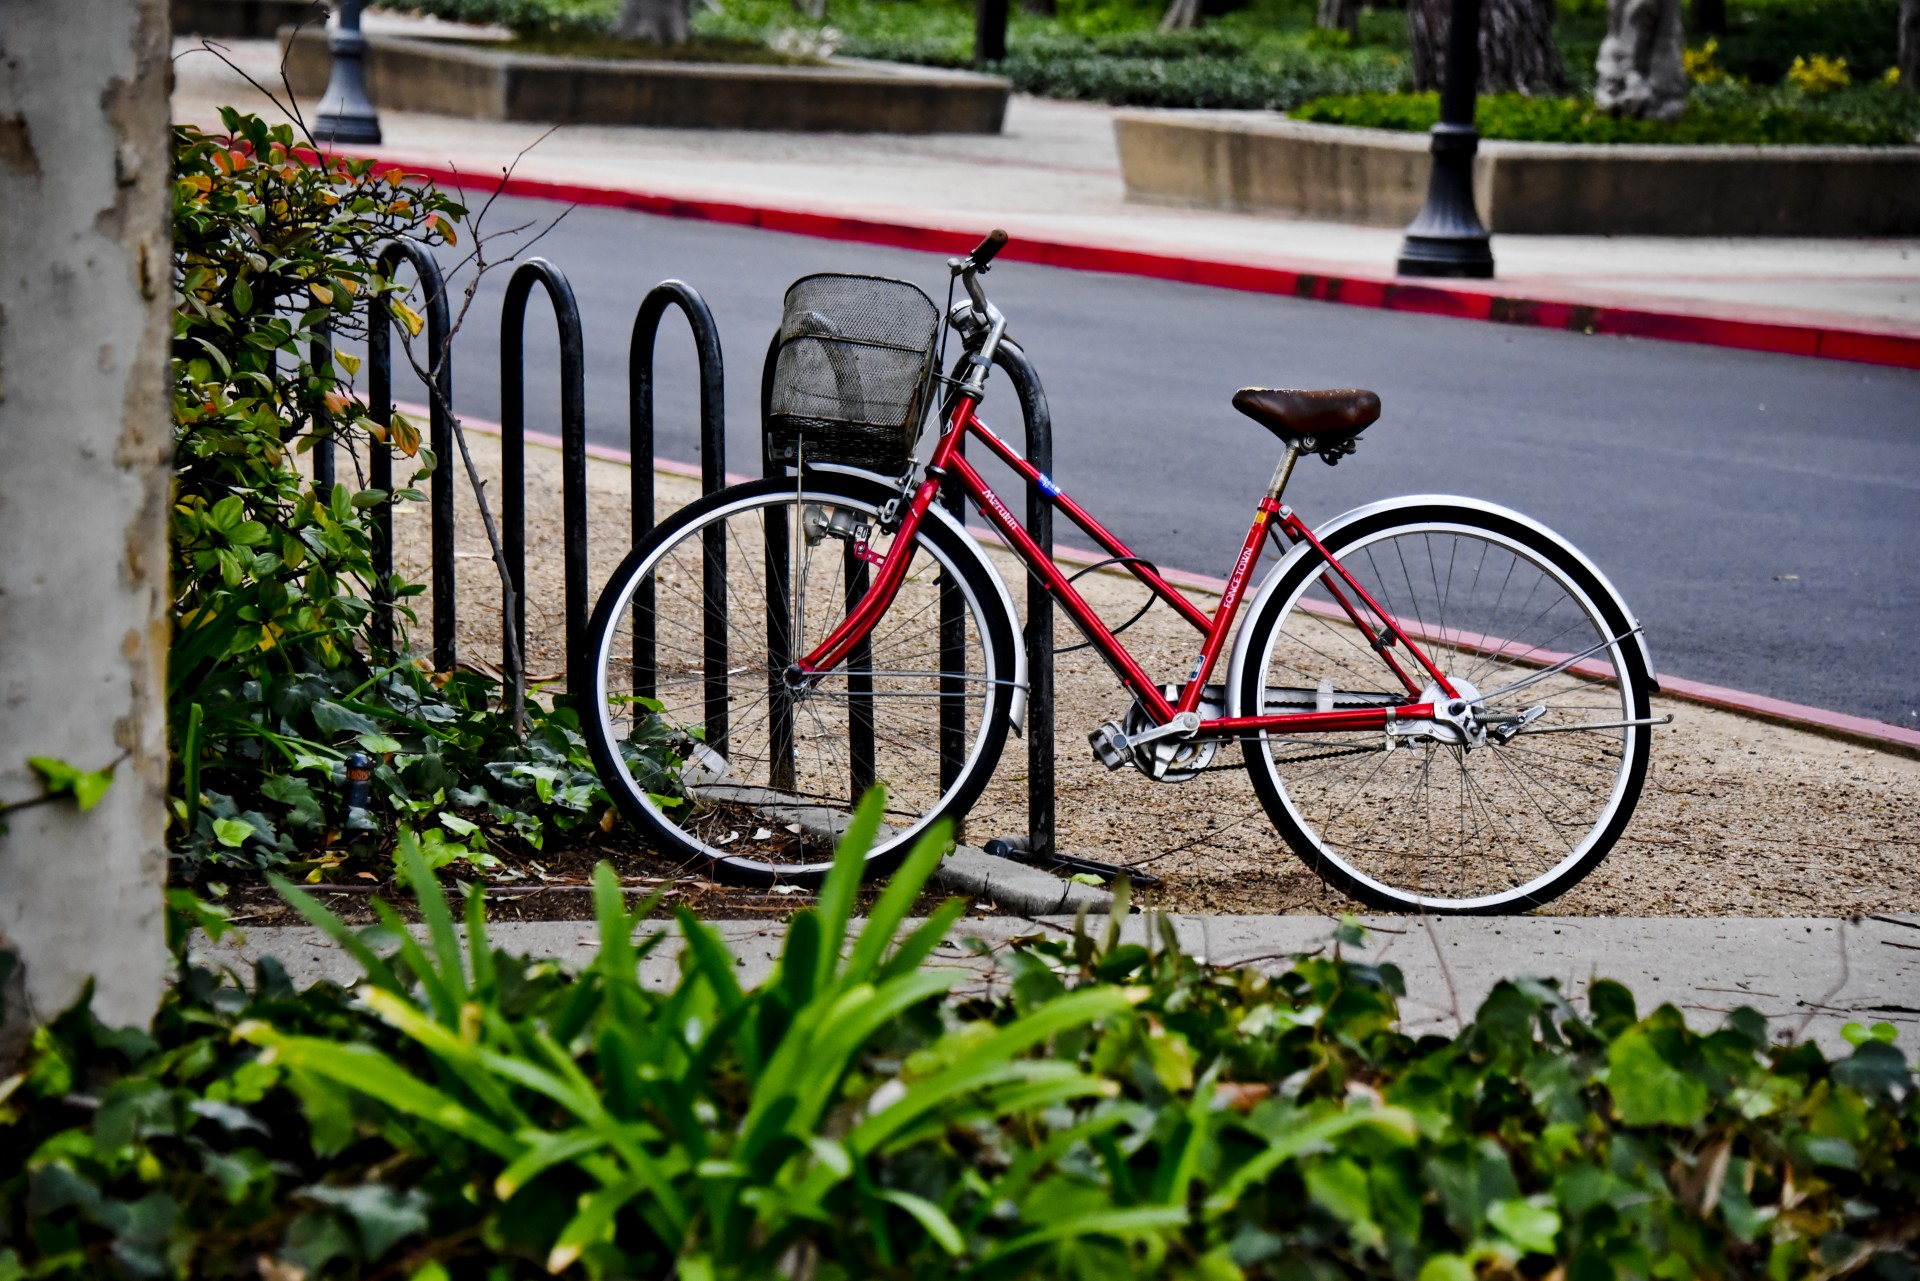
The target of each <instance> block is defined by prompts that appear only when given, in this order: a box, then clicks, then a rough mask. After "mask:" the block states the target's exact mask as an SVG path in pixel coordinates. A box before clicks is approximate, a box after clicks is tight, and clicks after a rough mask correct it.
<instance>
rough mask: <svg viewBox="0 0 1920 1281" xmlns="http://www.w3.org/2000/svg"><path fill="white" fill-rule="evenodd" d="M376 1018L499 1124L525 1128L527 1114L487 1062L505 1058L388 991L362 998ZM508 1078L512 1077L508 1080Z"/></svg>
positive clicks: (371, 993) (372, 993)
mask: <svg viewBox="0 0 1920 1281" xmlns="http://www.w3.org/2000/svg"><path fill="white" fill-rule="evenodd" d="M361 999H362V1000H364V1001H365V1002H366V1003H367V1008H368V1009H370V1010H372V1011H373V1012H374V1014H375V1016H376V1017H378V1018H379V1019H380V1021H381V1022H382V1023H385V1024H386V1025H387V1026H388V1027H390V1028H392V1029H394V1030H395V1031H396V1032H399V1033H401V1034H402V1035H404V1036H409V1037H411V1038H413V1040H414V1041H415V1042H416V1043H418V1044H419V1046H420V1048H421V1049H423V1050H425V1051H426V1052H427V1053H428V1054H431V1055H432V1056H433V1057H434V1058H436V1059H438V1060H439V1061H440V1062H441V1063H442V1064H443V1065H444V1066H445V1067H447V1068H448V1069H449V1070H450V1071H451V1073H452V1075H453V1078H454V1079H455V1080H457V1081H458V1082H459V1083H460V1085H461V1086H462V1088H464V1089H465V1090H467V1091H468V1092H470V1093H471V1094H472V1095H473V1097H474V1098H476V1099H478V1100H479V1101H480V1102H481V1103H482V1104H484V1105H485V1106H486V1107H487V1109H488V1110H490V1111H491V1112H492V1113H493V1114H494V1117H495V1119H496V1120H497V1121H498V1122H499V1123H500V1124H502V1125H505V1126H511V1127H514V1128H516V1129H517V1128H519V1127H521V1126H525V1125H527V1124H528V1123H529V1122H528V1119H527V1114H526V1113H525V1112H524V1111H522V1110H521V1109H520V1107H519V1105H517V1104H516V1103H514V1101H513V1096H512V1095H511V1094H509V1093H508V1092H507V1090H506V1089H505V1088H504V1087H503V1086H501V1084H500V1082H499V1080H497V1079H496V1077H497V1076H499V1075H502V1074H500V1073H497V1072H494V1071H489V1068H490V1067H491V1062H490V1060H494V1059H500V1058H504V1057H505V1056H501V1055H495V1054H493V1053H492V1052H490V1051H487V1050H483V1049H481V1048H480V1047H479V1046H477V1045H473V1044H470V1043H469V1042H468V1041H466V1040H465V1039H464V1038H463V1037H461V1036H460V1035H459V1033H457V1032H456V1031H454V1029H452V1028H450V1027H448V1026H446V1025H445V1024H443V1023H436V1022H435V1021H434V1020H432V1019H430V1018H427V1017H426V1016H425V1015H423V1014H421V1013H420V1011H419V1010H418V1009H417V1008H416V1007H415V1006H414V1005H413V1003H412V1002H410V1001H408V1000H406V999H405V998H404V997H399V996H395V995H394V994H393V993H391V992H378V991H375V992H368V993H366V995H365V996H363V997H362V998H361ZM509 1079H511V1078H509Z"/></svg>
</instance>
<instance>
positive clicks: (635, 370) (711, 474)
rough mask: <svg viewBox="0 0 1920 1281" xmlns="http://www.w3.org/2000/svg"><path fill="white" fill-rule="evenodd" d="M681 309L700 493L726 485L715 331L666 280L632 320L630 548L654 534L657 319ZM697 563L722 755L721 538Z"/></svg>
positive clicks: (647, 625)
mask: <svg viewBox="0 0 1920 1281" xmlns="http://www.w3.org/2000/svg"><path fill="white" fill-rule="evenodd" d="M669 307H678V308H679V309H680V314H681V315H683V316H685V317H686V318H687V327H688V328H689V329H691V330H692V331H693V347H694V352H695V354H696V355H697V357H698V359H699V362H700V492H701V493H703V494H711V493H714V492H716V491H718V490H720V489H723V488H725V487H726V483H727V401H726V366H725V362H724V361H723V360H722V359H721V355H720V327H719V326H718V325H716V324H715V323H714V320H713V311H712V309H710V308H709V307H708V306H707V300H706V299H704V298H702V297H701V296H700V291H699V290H697V289H695V288H694V287H693V286H692V285H689V284H687V283H686V282H685V281H683V280H663V281H661V282H660V283H659V284H657V285H655V286H654V287H653V288H652V289H650V290H648V291H647V296H646V297H645V298H642V299H641V300H640V309H639V311H637V312H635V313H634V317H633V337H632V339H631V340H630V341H629V343H628V344H627V440H628V448H629V450H630V451H631V452H632V455H633V487H632V503H633V514H632V521H633V542H634V545H635V546H638V545H639V544H640V541H641V540H642V539H644V538H645V537H646V536H647V535H648V534H650V533H652V532H653V498H654V496H653V435H654V432H653V355H654V350H653V349H654V342H655V339H656V338H658V336H659V333H660V321H661V319H662V318H664V317H665V316H666V314H667V308H669ZM706 538H707V542H706V546H705V550H704V552H703V555H702V559H703V561H704V562H705V569H704V575H705V582H704V592H705V598H706V602H707V608H708V610H709V611H710V612H709V614H708V617H709V618H711V617H713V616H714V611H717V612H718V615H719V623H720V625H719V626H717V627H715V628H712V629H711V630H709V631H708V632H707V633H706V635H705V638H704V651H705V652H704V655H703V660H702V661H703V663H704V665H705V670H706V702H707V706H706V716H707V719H706V730H707V743H708V745H709V746H711V747H712V748H713V749H714V750H715V751H717V752H719V753H720V754H721V755H725V754H726V750H727V648H728V646H727V627H726V619H725V614H726V584H727V549H726V545H725V543H724V542H722V541H720V540H721V539H722V538H724V534H723V532H722V531H720V530H717V529H716V530H710V531H708V533H707V535H706ZM654 603H655V602H654V595H653V584H652V582H651V581H649V582H647V583H645V584H643V585H642V586H641V588H640V590H639V591H638V592H637V593H635V595H634V601H633V615H634V619H633V677H634V692H635V693H637V694H641V695H645V696H648V697H651V696H652V694H653V693H654V685H653V680H652V673H653V670H654V661H655V654H654V625H653V618H654V613H653V611H654Z"/></svg>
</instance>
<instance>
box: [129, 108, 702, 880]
mask: <svg viewBox="0 0 1920 1281" xmlns="http://www.w3.org/2000/svg"><path fill="white" fill-rule="evenodd" d="M223 117H224V122H225V125H226V132H225V133H222V134H210V133H207V132H204V131H202V130H200V129H198V128H195V127H194V126H191V125H181V126H178V127H176V129H175V147H174V167H175V182H174V209H173V227H174V237H173V240H174V258H173V270H174V286H175V291H176V298H177V303H176V307H175V315H174V346H173V349H174V359H173V382H174V394H173V419H174V466H175V476H176V480H175V506H174V514H173V525H172V531H171V539H170V546H171V566H170V568H171V579H172V588H173V612H174V626H173V640H172V648H171V652H170V654H169V659H168V672H167V680H168V685H167V691H168V724H169V729H170V733H171V736H172V740H173V751H172V760H173V778H172V782H171V788H170V790H171V795H172V809H173V816H174V822H175V827H174V830H173V832H172V833H171V837H170V842H169V844H170V847H171V848H172V850H173V851H174V853H175V856H176V861H177V871H178V873H179V875H180V876H181V877H182V878H186V879H191V878H193V877H196V876H199V875H202V874H205V873H207V872H208V871H209V870H210V868H212V867H214V866H228V867H238V868H243V869H257V868H262V867H281V866H289V865H291V867H290V870H298V871H301V872H305V873H308V874H309V875H313V876H316V877H317V876H319V875H320V874H323V873H324V872H325V871H327V870H328V869H330V868H333V867H336V866H339V865H340V864H341V863H343V862H344V861H345V860H346V859H347V858H348V856H349V855H350V854H351V853H354V852H360V853H365V854H378V853H379V852H380V851H382V850H383V849H387V848H390V844H389V841H390V836H391V835H392V833H391V831H390V829H392V828H393V827H394V826H395V825H396V824H398V825H400V826H402V827H419V828H421V829H422V830H421V831H420V833H419V840H420V841H421V842H423V843H424V846H425V848H427V849H428V851H429V852H430V854H431V856H432V858H433V860H434V861H436V862H446V861H450V860H452V859H454V858H471V859H473V860H475V861H479V862H486V861H487V860H488V858H489V857H490V856H489V855H488V854H487V852H486V850H487V843H488V838H489V832H491V833H493V834H494V835H496V836H498V835H511V836H514V837H515V838H517V839H520V840H524V841H526V842H529V843H531V844H534V845H536V846H537V845H539V844H540V842H541V841H542V839H543V835H544V832H545V830H546V829H547V828H548V827H558V828H560V829H562V830H567V829H572V828H576V827H579V826H581V825H583V824H586V823H589V822H592V821H595V820H597V819H599V818H600V816H601V815H602V814H604V813H607V812H609V809H608V802H607V798H606V795H605V793H604V792H603V791H602V790H601V789H600V786H599V783H598V780H597V779H596V778H595V775H594V773H593V769H592V765H591V762H590V761H589V760H588V758H587V754H586V751H585V746H584V740H583V739H582V738H581V736H580V734H579V723H578V720H577V719H576V718H575V715H574V713H573V711H572V710H571V709H570V708H568V707H567V706H566V705H565V704H564V703H562V704H561V705H559V706H557V707H555V708H554V709H553V710H551V711H549V710H547V709H546V708H543V707H535V708H534V709H533V713H532V716H533V732H532V733H531V734H530V735H529V736H528V738H527V739H526V741H524V742H522V741H520V740H519V739H517V738H516V737H515V736H514V734H513V733H512V730H511V726H510V722H509V719H508V718H507V717H506V716H504V715H502V714H501V713H500V712H499V711H498V710H497V709H496V708H495V707H494V706H491V705H490V700H491V698H492V697H493V695H495V694H496V693H497V690H496V687H495V686H494V685H493V683H491V682H489V681H486V680H484V679H482V678H480V677H478V676H475V675H472V674H469V673H459V672H446V673H434V672H432V671H430V670H427V669H426V665H425V664H424V663H422V662H420V661H418V660H416V659H415V658H414V657H413V656H412V655H411V654H410V653H409V652H408V647H407V644H406V639H405V633H406V624H407V623H408V622H409V621H410V620H411V614H410V612H409V611H408V610H407V608H406V603H407V601H408V600H409V599H411V598H412V597H413V596H414V595H416V594H417V593H419V592H420V591H421V590H422V589H421V588H420V587H419V586H417V585H414V584H408V583H405V582H401V581H399V580H397V579H396V580H394V581H391V582H386V583H381V582H378V581H376V577H375V573H374V565H373V556H372V549H373V538H374V527H373V522H372V519H371V517H372V514H373V513H374V512H375V511H377V510H379V509H381V508H383V507H388V506H390V505H392V504H395V503H400V502H417V501H421V500H422V499H423V497H424V495H422V494H421V492H420V491H419V490H418V489H416V488H414V487H413V486H415V485H417V484H419V483H421V482H423V481H424V480H425V478H426V477H427V476H428V474H429V473H430V472H431V471H432V470H433V469H434V468H435V467H436V466H438V465H439V464H440V462H441V460H439V459H436V458H434V457H433V453H432V450H431V449H429V448H428V447H427V446H425V445H424V444H422V442H421V439H420V433H419V430H418V428H417V427H416V426H415V425H414V424H412V423H411V422H409V421H408V420H407V419H406V417H405V416H404V415H395V416H394V418H393V420H392V423H391V426H390V427H382V426H380V425H378V424H376V423H375V422H374V421H373V419H372V418H371V416H370V414H369V410H368V406H367V404H366V402H365V401H364V399H362V398H361V397H360V396H359V394H358V393H357V392H356V391H355V388H354V377H355V374H356V372H357V369H358V365H357V362H356V361H354V360H353V358H351V357H349V356H346V355H344V354H342V355H338V356H336V357H335V358H334V359H333V361H332V362H331V363H329V362H328V361H326V360H324V359H316V357H315V355H314V344H315V341H316V339H317V338H318V337H319V336H320V333H321V330H322V327H323V326H326V327H330V328H331V330H332V332H333V334H334V336H335V338H336V339H339V340H346V339H349V338H353V337H356V336H364V335H365V332H366V316H367V304H368V301H369V300H370V299H372V298H373V297H375V296H381V297H384V298H386V299H387V301H388V304H389V306H390V307H391V309H392V312H393V314H394V315H395V316H397V317H399V318H400V319H401V321H402V322H403V324H404V325H405V326H406V328H407V329H408V330H410V331H412V332H413V333H414V334H415V335H417V334H418V332H419V330H420V327H421V321H420V317H419V315H418V313H417V312H415V311H414V310H413V308H411V307H409V306H408V304H407V302H406V301H405V296H406V295H405V291H404V290H403V289H401V288H399V287H398V286H396V285H395V283H394V282H392V281H390V280H388V279H386V278H385V277H384V276H382V275H381V274H380V273H378V272H377V271H375V269H374V259H375V257H376V255H377V252H378V249H379V246H380V245H381V244H382V243H383V242H384V241H387V240H390V239H409V238H410V239H412V240H414V241H415V242H416V243H419V244H423V245H426V246H436V245H441V244H446V243H451V242H453V241H454V240H455V239H456V237H457V236H458V234H459V233H458V232H457V231H456V230H455V226H456V224H457V223H459V222H460V221H461V219H462V218H463V217H464V215H465V210H464V209H463V208H462V207H461V206H460V205H458V204H457V203H455V202H454V201H452V200H451V199H449V198H448V197H447V196H445V195H444V194H442V193H441V192H439V191H438V190H437V189H436V188H434V187H433V186H432V184H430V183H424V182H410V181H407V180H406V179H405V178H404V177H403V176H402V175H401V173H400V171H399V170H397V169H380V168H378V167H377V166H376V165H374V164H373V162H371V161H346V160H339V161H334V162H331V163H326V164H322V163H320V162H319V161H318V160H317V158H316V157H315V156H314V154H313V153H312V152H311V151H310V150H306V149H304V148H302V147H299V146H296V145H295V139H294V135H293V133H292V131H291V130H290V129H289V128H287V127H285V126H277V127H274V128H269V127H268V126H267V125H266V124H265V123H264V122H263V121H261V120H260V119H259V118H258V117H254V116H246V115H241V114H239V113H237V112H233V111H230V110H229V111H225V112H223ZM399 348H400V345H399V344H396V345H395V359H396V360H404V359H405V357H404V355H403V354H402V352H401V351H400V349H399ZM423 359H430V357H424V356H423ZM374 437H379V438H382V439H385V440H387V441H389V442H390V443H391V445H392V446H393V447H394V450H395V452H396V455H397V457H396V464H397V466H399V467H401V468H402V469H404V468H405V467H406V466H408V465H409V464H408V460H409V459H411V460H413V463H412V465H414V466H417V467H418V470H417V471H416V472H415V474H414V475H413V476H412V478H411V480H410V481H405V482H403V487H402V488H400V489H399V490H398V491H397V492H396V493H392V494H388V493H385V492H382V491H379V490H374V489H368V488H361V487H357V486H353V485H349V484H347V483H344V482H343V483H339V484H335V485H334V486H333V487H332V488H331V489H330V490H326V491H322V490H320V489H319V488H317V487H316V486H314V485H313V484H312V483H311V481H310V480H309V479H308V477H307V476H306V475H305V474H303V473H302V472H301V471H300V470H299V469H298V467H297V466H296V460H297V459H298V457H299V456H301V455H302V454H305V453H306V452H307V451H309V450H311V449H312V448H313V447H314V445H315V444H316V443H317V442H319V441H321V440H323V439H328V438H334V439H337V440H340V441H342V442H347V443H350V442H353V441H356V440H357V441H360V442H365V441H367V440H369V439H371V438H374ZM340 470H341V474H343V475H350V474H351V471H352V465H351V459H348V458H343V459H342V460H341V464H340ZM382 591H384V592H385V593H386V594H387V595H388V596H389V597H390V598H392V599H393V600H395V601H396V602H397V614H398V617H397V619H396V623H397V626H398V637H399V642H398V649H397V652H387V651H385V650H384V649H383V648H382V647H381V646H380V645H379V644H377V643H376V641H375V638H374V636H373V634H372V632H371V631H370V629H369V628H368V626H367V624H368V622H369V620H370V616H371V613H372V605H371V603H370V602H371V601H372V600H373V599H374V598H375V597H376V595H377V594H379V593H381V592H382ZM656 728H658V729H659V730H660V732H659V734H658V735H657V741H656V742H654V743H652V744H650V745H649V746H648V747H647V749H646V750H647V751H648V752H650V753H652V754H651V755H649V757H648V758H647V763H648V764H649V766H650V767H651V768H652V772H653V776H654V779H655V781H656V783H657V785H658V787H659V788H660V789H661V790H662V791H669V790H671V788H672V786H673V784H672V756H671V753H670V752H669V751H668V750H667V738H668V736H667V734H666V732H665V729H664V727H661V726H656ZM356 751H364V752H367V753H369V754H371V755H372V756H373V757H374V758H375V759H376V764H375V765H374V767H373V771H372V780H371V782H372V785H373V794H372V798H371V799H372V801H373V805H372V806H371V807H370V808H369V809H368V810H367V811H365V812H363V813H361V814H357V815H356V814H351V813H349V812H347V811H346V808H345V806H344V804H343V803H342V802H341V801H340V800H339V799H338V798H339V793H340V785H341V784H342V783H343V782H344V776H345V765H344V762H345V760H346V759H347V757H348V756H349V755H350V754H351V753H353V752H356Z"/></svg>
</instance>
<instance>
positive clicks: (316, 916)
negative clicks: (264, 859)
mask: <svg viewBox="0 0 1920 1281" xmlns="http://www.w3.org/2000/svg"><path fill="white" fill-rule="evenodd" d="M267 884H269V885H271V886H273V890H274V893H276V894H278V895H279V896H280V897H281V898H283V899H285V900H286V901H287V902H288V903H289V904H291V905H292V906H293V910H294V911H296V912H298V913H300V915H301V916H303V917H305V918H306V921H307V924H309V925H311V926H313V927H314V928H315V929H317V930H319V931H320V932H321V933H322V934H324V935H326V936H327V937H328V938H330V939H332V940H333V941H334V943H335V944H336V945H337V946H338V947H339V948H340V950H341V951H343V952H345V953H346V954H347V955H348V956H351V957H352V958H353V959H354V960H355V961H356V962H358V963H359V966H360V969H361V971H362V972H364V973H365V974H366V976H367V981H368V982H370V983H372V984H373V985H374V986H375V987H378V988H383V989H385V990H386V991H389V992H404V991H406V988H405V986H404V985H403V984H402V983H401V982H400V976H399V975H397V974H395V973H394V972H393V967H392V966H391V965H388V964H387V963H386V961H385V960H384V959H382V958H381V956H380V954H379V953H378V952H375V951H374V950H373V949H372V948H370V947H368V946H367V944H366V941H365V940H364V939H362V938H361V937H360V936H359V934H358V933H356V932H355V931H354V930H353V929H352V928H351V927H349V926H348V925H347V923H346V922H345V921H343V920H341V919H340V918H339V917H337V916H335V915H334V914H333V913H332V912H329V911H328V910H327V909H326V907H325V906H324V905H322V904H321V903H320V901H319V900H318V899H316V898H314V897H313V895H311V894H309V893H307V892H306V891H305V890H303V889H301V888H300V887H299V886H297V885H295V884H293V883H292V882H290V881H288V880H287V879H286V878H284V877H281V876H276V875H275V874H274V873H272V872H268V873H267Z"/></svg>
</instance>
